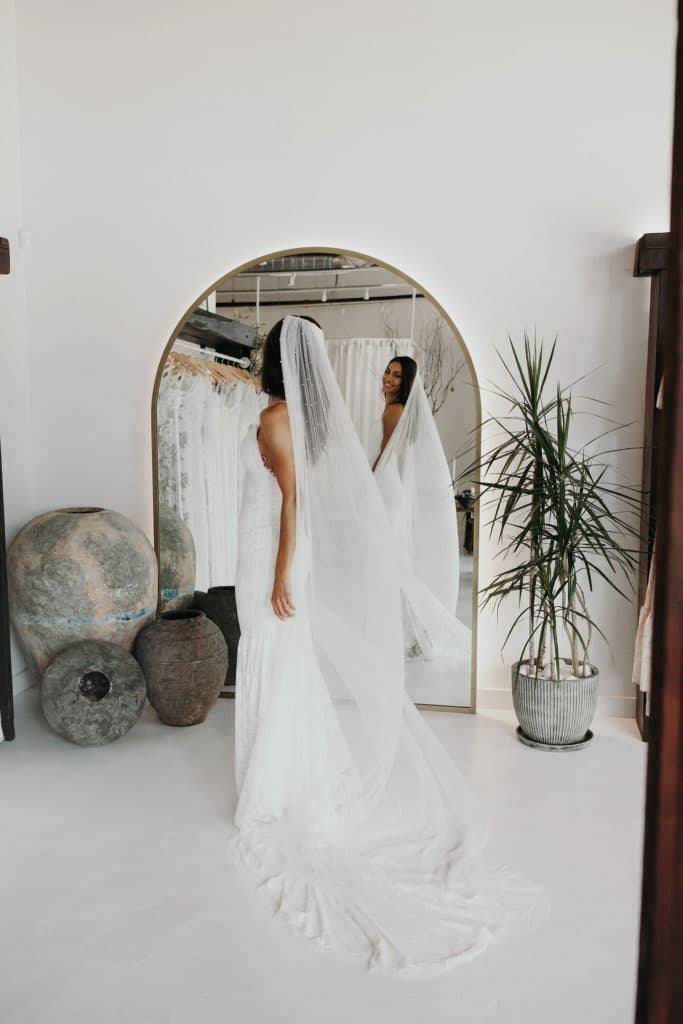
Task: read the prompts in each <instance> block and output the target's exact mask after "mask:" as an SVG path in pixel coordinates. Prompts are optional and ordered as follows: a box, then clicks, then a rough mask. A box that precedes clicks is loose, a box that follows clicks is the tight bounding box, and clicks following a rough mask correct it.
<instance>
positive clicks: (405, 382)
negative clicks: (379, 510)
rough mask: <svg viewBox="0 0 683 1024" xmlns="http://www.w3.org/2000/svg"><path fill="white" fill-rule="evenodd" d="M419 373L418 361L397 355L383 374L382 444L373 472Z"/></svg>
mask: <svg viewBox="0 0 683 1024" xmlns="http://www.w3.org/2000/svg"><path fill="white" fill-rule="evenodd" d="M416 373H417V363H416V362H415V360H414V359H411V358H410V356H396V358H395V359H392V360H391V362H389V363H388V364H387V368H386V370H385V371H384V373H383V374H382V394H383V395H384V412H383V413H382V445H381V447H380V450H379V455H378V456H377V458H376V459H375V461H374V464H373V467H372V469H373V472H374V470H375V467H376V466H377V463H378V462H379V460H380V456H381V455H382V452H383V451H384V449H385V448H386V446H387V445H388V443H389V439H390V437H391V435H392V434H393V432H394V430H395V429H396V427H397V426H398V421H399V420H400V418H401V413H402V412H403V410H404V408H405V404H406V402H407V401H408V395H409V394H410V389H411V388H412V386H413V381H414V380H415V374H416Z"/></svg>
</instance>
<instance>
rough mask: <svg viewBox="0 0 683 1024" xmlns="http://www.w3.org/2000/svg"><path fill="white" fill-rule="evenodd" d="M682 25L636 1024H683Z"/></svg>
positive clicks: (659, 463) (682, 0) (681, 3)
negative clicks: (682, 695)
mask: <svg viewBox="0 0 683 1024" xmlns="http://www.w3.org/2000/svg"><path fill="white" fill-rule="evenodd" d="M678 17H679V34H678V45H677V54H676V87H675V113H674V142H673V177H672V193H671V229H672V245H671V264H672V266H671V287H670V289H669V290H668V299H667V301H668V305H669V313H670V315H669V317H668V318H667V327H666V336H665V343H664V353H663V355H664V409H663V412H662V431H661V443H660V450H659V453H658V461H657V476H658V485H659V494H658V509H657V552H656V556H655V557H656V560H657V565H656V573H657V585H656V592H655V604H654V639H653V662H652V686H651V708H650V745H649V751H648V769H647V801H646V811H645V847H644V853H643V886H642V907H641V932H640V962H639V971H638V995H637V1007H636V1024H680V1022H681V1021H683V969H682V967H681V958H682V952H681V951H682V950H683V700H682V699H681V694H682V690H683V40H682V34H681V31H680V26H681V20H682V17H683V0H679V15H678Z"/></svg>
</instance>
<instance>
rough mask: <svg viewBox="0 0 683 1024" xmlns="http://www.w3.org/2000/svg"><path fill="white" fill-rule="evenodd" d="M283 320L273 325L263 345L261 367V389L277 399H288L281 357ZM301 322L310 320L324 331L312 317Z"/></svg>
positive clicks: (302, 318)
mask: <svg viewBox="0 0 683 1024" xmlns="http://www.w3.org/2000/svg"><path fill="white" fill-rule="evenodd" d="M284 319H285V318H284V317H283V318H282V320H278V322H277V323H276V324H273V326H272V327H271V329H270V330H269V331H268V334H267V335H266V340H265V342H264V343H263V363H262V365H261V387H262V388H263V390H264V391H265V393H266V394H267V395H275V397H276V398H286V397H287V396H286V395H285V384H284V381H283V379H282V360H281V357H280V333H281V331H282V324H283V323H284ZM299 319H300V320H308V321H310V323H312V324H315V326H316V327H318V328H320V330H322V327H320V324H319V323H318V321H317V320H314V319H313V317H312V316H302V317H300V318H299Z"/></svg>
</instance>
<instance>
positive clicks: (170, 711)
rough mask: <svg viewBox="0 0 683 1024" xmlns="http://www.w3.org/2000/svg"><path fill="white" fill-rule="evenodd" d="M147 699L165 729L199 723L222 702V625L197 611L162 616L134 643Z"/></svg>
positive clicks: (224, 661)
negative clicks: (219, 696) (219, 626)
mask: <svg viewBox="0 0 683 1024" xmlns="http://www.w3.org/2000/svg"><path fill="white" fill-rule="evenodd" d="M135 657H136V658H137V659H138V661H139V663H140V665H141V666H142V671H143V672H144V674H145V679H146V680H147V697H148V699H149V702H150V704H151V705H152V707H153V708H154V710H155V711H156V713H157V714H158V716H159V718H160V719H161V721H162V722H164V723H165V724H166V725H197V724H198V723H199V722H203V721H204V719H205V718H206V716H207V714H208V713H209V711H210V710H211V708H212V707H213V705H214V704H215V703H216V701H217V700H218V695H219V693H220V691H221V689H222V687H223V682H224V680H225V673H226V670H227V666H228V651H227V647H226V643H225V640H224V639H223V634H222V633H221V631H220V629H219V628H218V626H217V625H216V624H215V623H214V622H212V621H211V619H208V618H207V617H206V615H204V613H203V612H201V611H199V610H196V609H188V610H186V611H174V612H163V613H162V615H161V617H160V618H158V619H157V620H156V621H155V622H152V623H151V624H150V625H149V626H147V627H145V629H143V630H142V631H141V632H140V633H139V635H138V637H137V640H136V641H135Z"/></svg>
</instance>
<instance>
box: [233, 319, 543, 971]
mask: <svg viewBox="0 0 683 1024" xmlns="http://www.w3.org/2000/svg"><path fill="white" fill-rule="evenodd" d="M281 350H282V365H283V375H284V380H285V391H286V395H287V405H288V413H289V420H290V426H291V431H292V441H293V446H294V456H295V468H296V480H297V537H296V551H295V555H294V562H293V566H292V590H293V599H294V605H295V607H296V614H295V616H294V617H293V618H290V619H288V620H280V619H278V618H277V617H276V615H275V613H274V611H273V609H272V607H271V603H270V600H271V592H272V586H273V578H274V568H275V559H276V555H277V547H278V537H279V517H280V506H281V496H280V490H279V487H278V484H277V482H276V480H275V478H274V477H273V475H272V474H271V472H270V471H269V470H268V469H267V468H266V467H265V466H264V465H263V463H262V460H261V457H260V452H259V449H258V444H257V439H256V427H255V426H254V427H252V428H251V429H250V430H249V432H248V434H247V436H246V438H245V440H244V442H243V452H242V456H243V459H244V465H245V479H244V486H243V494H242V505H241V511H240V520H239V554H238V563H237V577H236V592H237V603H238V614H239V619H240V626H241V638H240V643H239V649H238V662H237V696H236V709H235V713H236V733H235V743H236V747H235V771H236V780H237V787H238V794H239V800H238V805H237V810H236V814H235V823H236V825H237V828H238V831H237V833H236V835H235V837H234V838H233V840H232V843H231V848H232V851H233V853H234V854H235V855H236V856H237V858H238V860H239V861H240V862H241V863H242V864H243V865H244V866H245V867H246V868H248V869H249V870H250V871H251V872H252V873H253V874H254V876H255V878H256V880H257V882H258V884H259V885H260V886H261V887H262V888H263V890H264V891H265V893H266V894H267V895H268V897H269V899H270V901H271V903H272V906H273V908H274V910H275V911H276V912H277V913H279V914H280V915H282V916H284V917H285V918H286V919H287V920H288V921H289V923H290V925H291V926H292V928H293V929H294V930H295V931H297V932H299V933H300V934H302V935H304V936H306V937H307V938H309V939H315V940H317V941H318V942H319V943H320V944H322V945H323V946H326V947H328V948H330V949H332V950H334V951H336V952H337V953H338V954H340V955H343V956H345V957H350V958H352V959H355V960H360V961H361V962H362V963H363V964H365V965H366V966H368V967H374V968H381V969H385V970H400V971H438V970H442V969H444V968H447V967H451V966H453V965H454V964H456V963H459V962H461V961H463V960H465V959H468V958H469V957H471V956H473V955H475V954H477V953H479V952H480V951H481V950H483V949H484V948H485V947H486V946H487V945H488V944H489V943H490V942H491V941H492V940H494V939H497V938H500V937H502V936H503V935H505V934H507V933H509V932H510V931H511V930H513V929H518V928H520V927H521V926H528V925H529V924H531V923H532V922H534V921H535V920H537V919H538V917H539V914H540V913H541V912H542V909H543V907H544V897H543V895H542V892H541V890H540V889H539V888H538V887H536V886H533V885H530V884H528V883H526V882H524V881H523V880H522V879H521V878H518V877H516V876H512V875H509V874H507V873H505V872H502V871H489V870H486V869H484V868H482V867H481V866H480V865H479V861H478V854H479V853H480V851H481V848H482V846H483V843H484V838H485V829H484V826H483V823H482V819H481V815H480V814H479V812H478V808H477V806H476V803H475V801H474V798H473V796H472V794H471V792H470V790H469V788H468V786H467V784H466V782H465V780H464V779H463V777H462V776H461V774H460V772H459V771H458V769H457V768H456V766H455V764H454V763H453V762H452V761H451V759H450V757H449V756H448V755H447V753H446V752H445V750H444V749H443V748H442V747H441V745H440V744H439V742H438V741H437V740H436V738H435V737H434V735H433V734H432V733H431V731H430V729H429V728H428V726H427V724H426V722H425V721H424V719H423V718H422V717H421V715H420V713H419V712H418V711H417V710H416V708H415V707H414V705H413V704H412V702H411V701H410V699H409V698H408V697H407V696H406V694H405V690H404V682H403V649H402V627H401V611H400V596H399V587H398V576H397V574H396V569H395V566H394V563H393V557H392V549H391V543H390V540H389V537H388V535H387V527H386V514H385V512H384V508H383V506H382V502H381V498H380V496H379V493H378V491H377V488H376V486H375V484H374V481H373V479H372V475H371V472H370V469H369V466H368V463H367V459H366V457H365V454H364V452H363V450H362V448H361V446H360V443H359V442H358V440H357V438H356V436H355V434H354V431H353V427H352V425H351V422H350V420H349V418H348V413H346V410H345V408H344V403H343V400H342V399H341V395H340V393H339V390H338V387H337V385H336V382H335V380H334V374H333V372H332V369H331V366H330V365H329V361H328V360H327V357H326V355H325V352H324V346H323V336H322V332H321V331H319V330H318V329H317V328H316V327H315V326H314V325H312V324H310V323H309V322H308V321H303V320H301V319H300V318H298V317H286V318H285V321H284V324H283V328H282V334H281Z"/></svg>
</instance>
